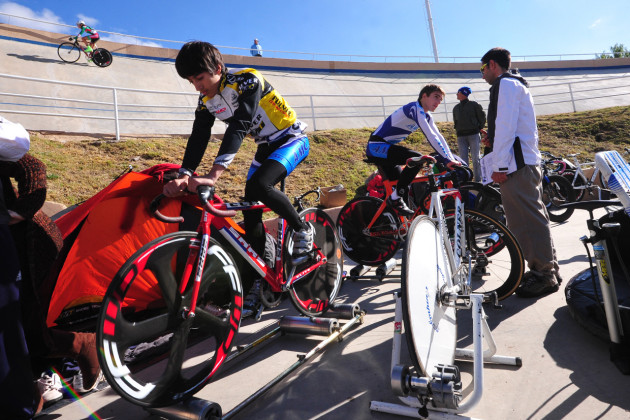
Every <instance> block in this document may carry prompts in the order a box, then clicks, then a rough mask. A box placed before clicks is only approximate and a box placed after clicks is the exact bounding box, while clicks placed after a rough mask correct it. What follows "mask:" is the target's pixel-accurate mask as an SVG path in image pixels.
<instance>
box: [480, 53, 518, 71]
mask: <svg viewBox="0 0 630 420" xmlns="http://www.w3.org/2000/svg"><path fill="white" fill-rule="evenodd" d="M490 60H494V62H495V63H497V64H498V65H499V67H501V68H502V69H503V70H507V69H509V68H510V64H511V62H512V56H511V55H510V52H509V51H508V50H506V49H505V48H500V47H495V48H493V49H491V50H490V51H488V52H487V53H485V54H484V56H483V57H481V63H482V64H488V62H490Z"/></svg>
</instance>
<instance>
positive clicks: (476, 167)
mask: <svg viewBox="0 0 630 420" xmlns="http://www.w3.org/2000/svg"><path fill="white" fill-rule="evenodd" d="M468 144H469V145H470V160H471V162H472V165H473V174H474V177H475V181H477V182H481V162H479V147H480V144H481V136H480V135H479V134H473V135H471V136H470V140H469V141H468ZM466 160H467V161H468V158H466Z"/></svg>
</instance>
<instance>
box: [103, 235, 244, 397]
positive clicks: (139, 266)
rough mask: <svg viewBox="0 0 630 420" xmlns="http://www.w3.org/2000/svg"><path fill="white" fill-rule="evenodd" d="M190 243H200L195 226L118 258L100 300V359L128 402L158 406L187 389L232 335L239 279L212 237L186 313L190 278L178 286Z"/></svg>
mask: <svg viewBox="0 0 630 420" xmlns="http://www.w3.org/2000/svg"><path fill="white" fill-rule="evenodd" d="M191 247H192V248H193V249H194V248H197V249H198V248H199V241H198V240H197V234H196V233H195V232H175V233H171V234H168V235H165V236H162V237H160V238H158V239H155V240H153V241H151V242H150V243H148V244H147V245H145V246H144V247H142V248H141V249H140V250H138V251H137V252H136V253H135V254H134V255H133V256H132V257H131V258H130V259H129V260H127V262H125V264H124V265H123V266H122V267H121V269H120V270H119V271H118V273H116V275H115V276H114V279H113V280H112V283H111V284H110V286H109V288H108V290H107V293H106V294H105V297H104V299H103V303H102V307H101V313H100V318H99V323H98V326H97V336H96V337H97V342H98V346H99V348H100V349H101V351H100V352H99V354H98V357H99V363H100V365H101V368H102V369H103V373H104V374H105V377H106V379H107V382H108V383H109V385H110V386H111V387H112V388H114V390H115V391H116V392H117V393H118V394H120V395H121V396H122V397H124V398H125V399H127V400H128V401H130V402H132V403H134V404H137V405H140V406H145V407H160V406H165V405H172V404H175V403H176V402H178V401H181V400H183V399H185V398H187V397H190V396H191V395H193V394H194V393H195V392H197V391H198V390H199V389H200V388H201V387H203V386H204V385H205V384H206V383H207V382H208V381H209V380H211V379H212V378H213V377H214V375H215V373H216V372H217V370H218V368H219V367H220V366H221V364H222V363H223V361H224V360H225V357H226V355H227V354H228V353H229V351H230V348H231V347H232V344H233V341H234V337H235V336H236V334H237V331H238V328H239V325H240V319H241V310H242V300H243V298H242V290H241V281H240V278H239V274H238V270H237V268H236V266H235V265H234V261H233V260H232V258H231V257H230V255H229V254H228V253H227V252H225V250H223V248H222V247H221V246H220V245H219V244H218V243H217V242H216V241H214V240H213V239H210V244H209V248H208V252H207V255H206V260H205V266H204V272H203V275H202V279H201V287H200V289H199V296H198V297H197V309H196V312H195V316H192V317H187V316H186V314H187V312H188V308H190V307H191V299H192V285H193V283H194V280H193V279H192V278H191V279H190V280H189V282H188V285H187V288H186V290H184V291H183V292H182V291H180V290H179V288H180V281H181V278H182V273H183V272H184V268H185V266H186V265H187V264H186V260H187V258H188V254H189V251H190V249H191ZM192 263H193V264H194V265H196V263H197V261H194V262H192ZM188 267H190V265H188ZM194 271H195V270H194V268H193V270H192V274H191V277H193V276H194ZM143 349H144V350H143ZM149 350H150V351H149Z"/></svg>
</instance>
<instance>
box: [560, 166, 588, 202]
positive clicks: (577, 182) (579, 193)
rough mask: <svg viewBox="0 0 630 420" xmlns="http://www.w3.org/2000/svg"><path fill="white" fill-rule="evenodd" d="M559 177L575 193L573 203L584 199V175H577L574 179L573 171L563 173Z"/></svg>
mask: <svg viewBox="0 0 630 420" xmlns="http://www.w3.org/2000/svg"><path fill="white" fill-rule="evenodd" d="M561 176H562V177H563V178H564V179H566V180H567V181H569V184H571V185H572V187H573V191H574V193H575V201H581V200H582V198H583V197H584V193H586V187H585V186H586V178H584V175H582V174H578V176H577V178H576V177H575V171H564V172H563V173H562V174H561ZM576 187H578V188H576Z"/></svg>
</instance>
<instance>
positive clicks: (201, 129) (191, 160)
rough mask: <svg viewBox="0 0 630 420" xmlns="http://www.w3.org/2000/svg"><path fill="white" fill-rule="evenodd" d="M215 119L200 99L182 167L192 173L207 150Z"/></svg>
mask: <svg viewBox="0 0 630 420" xmlns="http://www.w3.org/2000/svg"><path fill="white" fill-rule="evenodd" d="M214 119H215V118H214V116H213V115H212V114H210V113H209V112H208V110H207V108H206V107H205V105H204V104H203V102H201V101H200V104H199V106H198V107H197V110H196V111H195V121H194V122H193V128H192V132H191V134H190V137H189V138H188V143H187V144H186V151H185V152H184V160H183V161H182V168H184V169H186V170H188V171H190V172H191V173H192V172H194V171H195V170H196V169H197V167H198V166H199V164H200V163H201V159H202V158H203V155H204V153H205V152H206V148H207V147H208V141H209V140H210V134H211V132H212V126H213V125H214Z"/></svg>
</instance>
